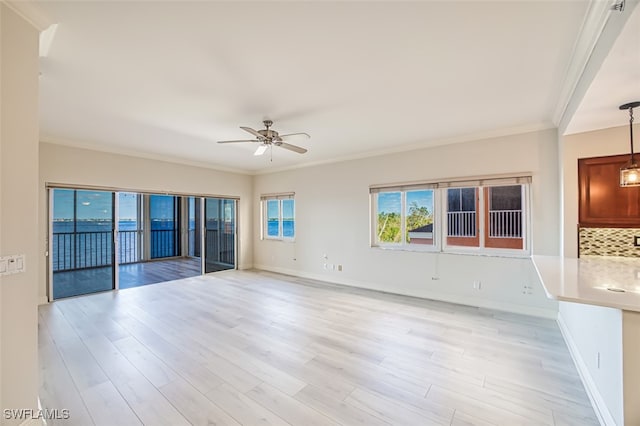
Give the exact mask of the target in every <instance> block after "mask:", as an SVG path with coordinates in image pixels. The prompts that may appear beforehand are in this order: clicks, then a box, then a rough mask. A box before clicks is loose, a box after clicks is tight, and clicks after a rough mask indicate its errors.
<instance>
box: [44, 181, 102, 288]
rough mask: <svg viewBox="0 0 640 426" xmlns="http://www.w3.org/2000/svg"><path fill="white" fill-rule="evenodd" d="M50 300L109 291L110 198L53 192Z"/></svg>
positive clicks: (99, 193)
mask: <svg viewBox="0 0 640 426" xmlns="http://www.w3.org/2000/svg"><path fill="white" fill-rule="evenodd" d="M51 200H52V206H51V207H52V216H53V218H52V233H51V237H52V240H51V244H50V252H51V257H52V277H51V279H52V288H53V298H54V299H58V298H61V297H69V296H77V295H80V294H88V293H95V292H98V291H104V290H112V289H113V288H114V285H115V279H114V257H115V253H114V244H113V231H114V194H113V193H112V192H106V191H80V190H73V189H53V190H52V195H51Z"/></svg>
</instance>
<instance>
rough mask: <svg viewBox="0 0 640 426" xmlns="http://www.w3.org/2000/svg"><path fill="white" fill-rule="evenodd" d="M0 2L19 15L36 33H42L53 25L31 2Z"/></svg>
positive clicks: (13, 0)
mask: <svg viewBox="0 0 640 426" xmlns="http://www.w3.org/2000/svg"><path fill="white" fill-rule="evenodd" d="M0 2H1V3H2V4H4V5H6V6H7V7H8V8H9V9H11V10H13V11H14V12H15V13H17V14H18V15H20V16H21V17H22V18H23V19H25V20H26V21H27V22H29V23H30V24H31V25H33V26H34V27H35V28H36V29H37V30H38V31H44V30H46V29H47V28H49V27H50V26H51V25H53V24H54V22H53V21H52V20H51V19H50V18H49V17H48V16H47V15H46V14H45V13H44V12H43V11H42V10H41V9H40V8H39V7H38V6H36V5H35V4H33V3H32V2H29V1H20V0H0Z"/></svg>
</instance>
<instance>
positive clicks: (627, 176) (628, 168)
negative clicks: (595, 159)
mask: <svg viewBox="0 0 640 426" xmlns="http://www.w3.org/2000/svg"><path fill="white" fill-rule="evenodd" d="M639 106H640V101H636V102H629V103H627V104H624V105H620V109H621V110H625V109H628V110H629V145H630V151H631V155H630V158H629V162H628V163H627V164H626V165H625V166H624V167H621V168H620V186H622V187H626V186H640V167H638V163H637V162H636V161H635V158H634V153H633V109H634V108H637V107H639Z"/></svg>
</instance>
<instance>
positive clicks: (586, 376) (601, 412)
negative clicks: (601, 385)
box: [557, 314, 616, 426]
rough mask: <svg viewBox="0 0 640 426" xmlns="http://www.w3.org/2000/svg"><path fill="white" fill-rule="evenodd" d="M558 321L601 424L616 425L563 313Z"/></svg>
mask: <svg viewBox="0 0 640 426" xmlns="http://www.w3.org/2000/svg"><path fill="white" fill-rule="evenodd" d="M557 322H558V327H559V328H560V332H561V333H562V337H563V338H564V341H565V342H566V343H567V347H568V348H569V353H570V354H571V359H573V363H574V364H575V366H576V368H577V369H578V374H579V375H580V379H581V380H582V384H583V385H584V387H585V389H586V391H587V395H588V396H589V400H590V401H591V405H592V406H593V409H594V411H595V412H596V416H598V421H600V424H601V425H604V426H616V422H615V420H614V419H613V416H612V415H611V412H610V411H609V408H608V407H607V404H606V403H605V402H604V399H603V398H602V395H601V394H600V391H599V390H598V387H597V386H596V384H595V382H594V381H593V377H591V373H589V369H588V368H587V364H585V362H584V359H582V355H580V351H579V350H578V347H577V346H576V343H575V342H574V341H573V337H572V336H571V333H570V332H569V328H567V325H566V324H565V322H564V320H563V319H562V315H561V314H558V319H557Z"/></svg>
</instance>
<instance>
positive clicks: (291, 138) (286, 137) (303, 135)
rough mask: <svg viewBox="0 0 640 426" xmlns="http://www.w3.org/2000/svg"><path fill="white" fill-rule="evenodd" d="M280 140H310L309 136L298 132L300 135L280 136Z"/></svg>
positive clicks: (288, 134)
mask: <svg viewBox="0 0 640 426" xmlns="http://www.w3.org/2000/svg"><path fill="white" fill-rule="evenodd" d="M279 137H280V139H282V140H290V141H292V140H293V141H295V140H303V139H311V136H310V135H309V134H308V133H304V132H300V133H287V134H286V135H280V136H279Z"/></svg>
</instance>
